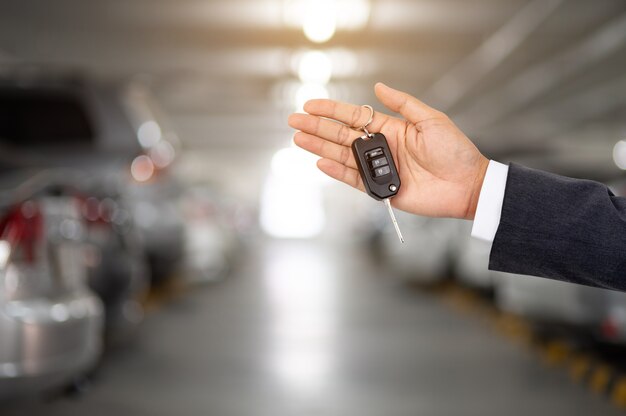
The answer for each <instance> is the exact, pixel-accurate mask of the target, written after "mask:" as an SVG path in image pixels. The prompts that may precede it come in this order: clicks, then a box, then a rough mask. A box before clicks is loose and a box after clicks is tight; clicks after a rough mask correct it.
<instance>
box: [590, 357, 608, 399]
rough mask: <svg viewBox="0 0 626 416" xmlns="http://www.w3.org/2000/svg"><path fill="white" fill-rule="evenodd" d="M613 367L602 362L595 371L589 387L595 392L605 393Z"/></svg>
mask: <svg viewBox="0 0 626 416" xmlns="http://www.w3.org/2000/svg"><path fill="white" fill-rule="evenodd" d="M610 376H611V369H610V368H609V366H608V365H605V364H602V365H600V366H599V367H598V368H596V369H595V370H594V371H593V374H592V375H591V380H590V381H589V387H590V388H591V390H592V391H593V392H594V393H603V392H604V391H605V390H606V387H607V386H608V384H609V378H610Z"/></svg>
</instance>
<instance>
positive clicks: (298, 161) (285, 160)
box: [271, 147, 326, 185]
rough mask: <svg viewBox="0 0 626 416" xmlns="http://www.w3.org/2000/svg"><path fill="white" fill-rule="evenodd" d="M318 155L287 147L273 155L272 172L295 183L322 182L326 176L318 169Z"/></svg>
mask: <svg viewBox="0 0 626 416" xmlns="http://www.w3.org/2000/svg"><path fill="white" fill-rule="evenodd" d="M317 159H318V158H317V156H314V155H313V154H311V153H309V152H306V151H304V150H302V149H300V148H297V147H286V148H284V149H281V150H279V151H278V152H276V153H275V154H274V157H272V165H271V166H272V173H273V174H274V175H275V176H276V177H279V178H282V180H285V181H293V182H294V183H295V184H304V185H308V184H320V183H322V182H325V181H326V177H325V176H324V175H323V174H322V173H321V172H320V171H318V170H317V168H316V167H315V162H316V161H317Z"/></svg>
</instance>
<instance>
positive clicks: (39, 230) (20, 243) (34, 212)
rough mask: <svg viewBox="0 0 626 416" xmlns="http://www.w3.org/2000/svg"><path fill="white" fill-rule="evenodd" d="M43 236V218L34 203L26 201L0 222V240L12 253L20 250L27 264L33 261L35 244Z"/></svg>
mask: <svg viewBox="0 0 626 416" xmlns="http://www.w3.org/2000/svg"><path fill="white" fill-rule="evenodd" d="M42 235H43V217H42V215H41V211H40V209H39V206H38V205H37V204H36V203H35V202H34V201H26V202H24V203H22V204H21V205H19V206H16V207H14V208H12V209H11V210H10V211H9V212H8V213H7V214H6V215H5V216H4V218H2V220H0V236H1V239H2V240H4V241H7V242H8V243H9V245H10V247H11V249H12V250H13V251H14V250H16V249H21V250H23V252H24V257H25V258H26V260H27V261H28V262H32V261H33V260H34V259H35V244H36V243H37V242H38V241H39V240H40V239H41V237H42Z"/></svg>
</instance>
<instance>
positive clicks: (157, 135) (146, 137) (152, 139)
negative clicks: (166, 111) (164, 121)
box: [137, 120, 161, 148]
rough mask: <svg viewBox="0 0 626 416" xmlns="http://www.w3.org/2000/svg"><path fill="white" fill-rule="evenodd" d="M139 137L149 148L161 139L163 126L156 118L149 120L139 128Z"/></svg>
mask: <svg viewBox="0 0 626 416" xmlns="http://www.w3.org/2000/svg"><path fill="white" fill-rule="evenodd" d="M137 138H138V139H139V143H140V144H141V146H143V147H144V148H149V147H152V146H154V145H155V144H157V143H158V142H159V141H160V140H161V127H160V126H159V124H158V123H157V122H156V121H154V120H149V121H146V122H145V123H143V124H142V125H141V126H139V129H137Z"/></svg>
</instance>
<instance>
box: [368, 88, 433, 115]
mask: <svg viewBox="0 0 626 416" xmlns="http://www.w3.org/2000/svg"><path fill="white" fill-rule="evenodd" d="M374 91H375V92H376V97H378V99H379V100H380V102H381V103H383V104H384V105H385V107H387V108H388V109H390V110H391V111H394V112H396V113H400V114H402V116H403V117H404V118H405V119H407V120H409V121H410V122H411V123H419V122H420V121H424V120H427V119H429V118H433V117H436V116H438V115H441V113H440V112H439V111H437V110H435V109H434V108H432V107H429V106H427V105H426V104H424V103H423V102H421V101H420V100H418V99H417V98H415V97H413V96H411V95H409V94H407V93H405V92H402V91H398V90H395V89H393V88H391V87H388V86H386V85H385V84H383V83H382V82H379V83H377V84H376V86H375V87H374Z"/></svg>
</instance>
